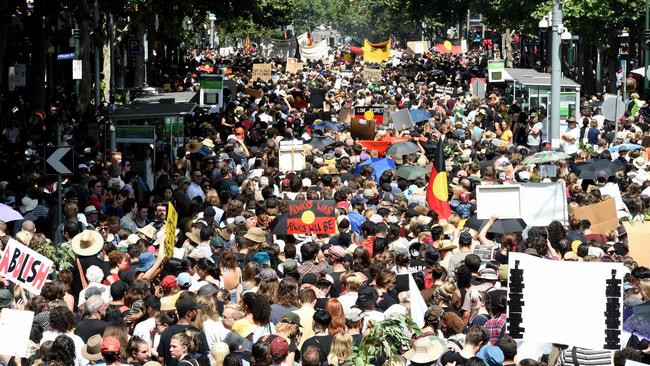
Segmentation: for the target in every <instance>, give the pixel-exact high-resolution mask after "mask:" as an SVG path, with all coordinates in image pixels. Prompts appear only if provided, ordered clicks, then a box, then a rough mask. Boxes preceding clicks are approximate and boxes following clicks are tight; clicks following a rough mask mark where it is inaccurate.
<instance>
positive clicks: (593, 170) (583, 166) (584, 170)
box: [573, 159, 623, 180]
mask: <svg viewBox="0 0 650 366" xmlns="http://www.w3.org/2000/svg"><path fill="white" fill-rule="evenodd" d="M622 168H623V167H622V166H620V165H618V164H616V163H615V162H613V161H611V160H607V159H594V160H588V161H584V162H581V163H577V164H575V165H574V168H573V170H574V172H575V173H576V174H578V178H580V179H594V180H595V179H596V178H598V176H599V175H603V176H606V177H611V176H614V175H616V172H617V171H619V170H621V169H622Z"/></svg>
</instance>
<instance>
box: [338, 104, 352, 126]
mask: <svg viewBox="0 0 650 366" xmlns="http://www.w3.org/2000/svg"><path fill="white" fill-rule="evenodd" d="M352 117H354V109H352V108H341V110H340V111H339V122H341V123H346V124H350V120H352Z"/></svg>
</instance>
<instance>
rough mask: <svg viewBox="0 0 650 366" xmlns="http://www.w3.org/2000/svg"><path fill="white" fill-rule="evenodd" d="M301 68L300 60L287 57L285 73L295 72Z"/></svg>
mask: <svg viewBox="0 0 650 366" xmlns="http://www.w3.org/2000/svg"><path fill="white" fill-rule="evenodd" d="M301 70H302V62H298V59H295V58H289V59H287V74H297V73H298V72H299V71H301Z"/></svg>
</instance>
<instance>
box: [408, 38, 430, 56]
mask: <svg viewBox="0 0 650 366" xmlns="http://www.w3.org/2000/svg"><path fill="white" fill-rule="evenodd" d="M428 50H429V41H410V42H406V52H407V53H410V54H412V55H421V54H423V53H425V52H426V51H428Z"/></svg>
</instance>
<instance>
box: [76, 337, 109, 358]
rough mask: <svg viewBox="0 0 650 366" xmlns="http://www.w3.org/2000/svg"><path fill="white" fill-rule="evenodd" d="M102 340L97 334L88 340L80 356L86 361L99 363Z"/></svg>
mask: <svg viewBox="0 0 650 366" xmlns="http://www.w3.org/2000/svg"><path fill="white" fill-rule="evenodd" d="M103 341H104V339H103V338H102V336H100V335H99V334H95V335H94V336H92V337H90V338H88V341H87V342H86V344H85V345H84V346H83V347H82V348H81V355H82V356H83V357H84V358H85V359H86V360H88V361H99V360H101V359H102V358H103V356H102V342H103Z"/></svg>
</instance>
